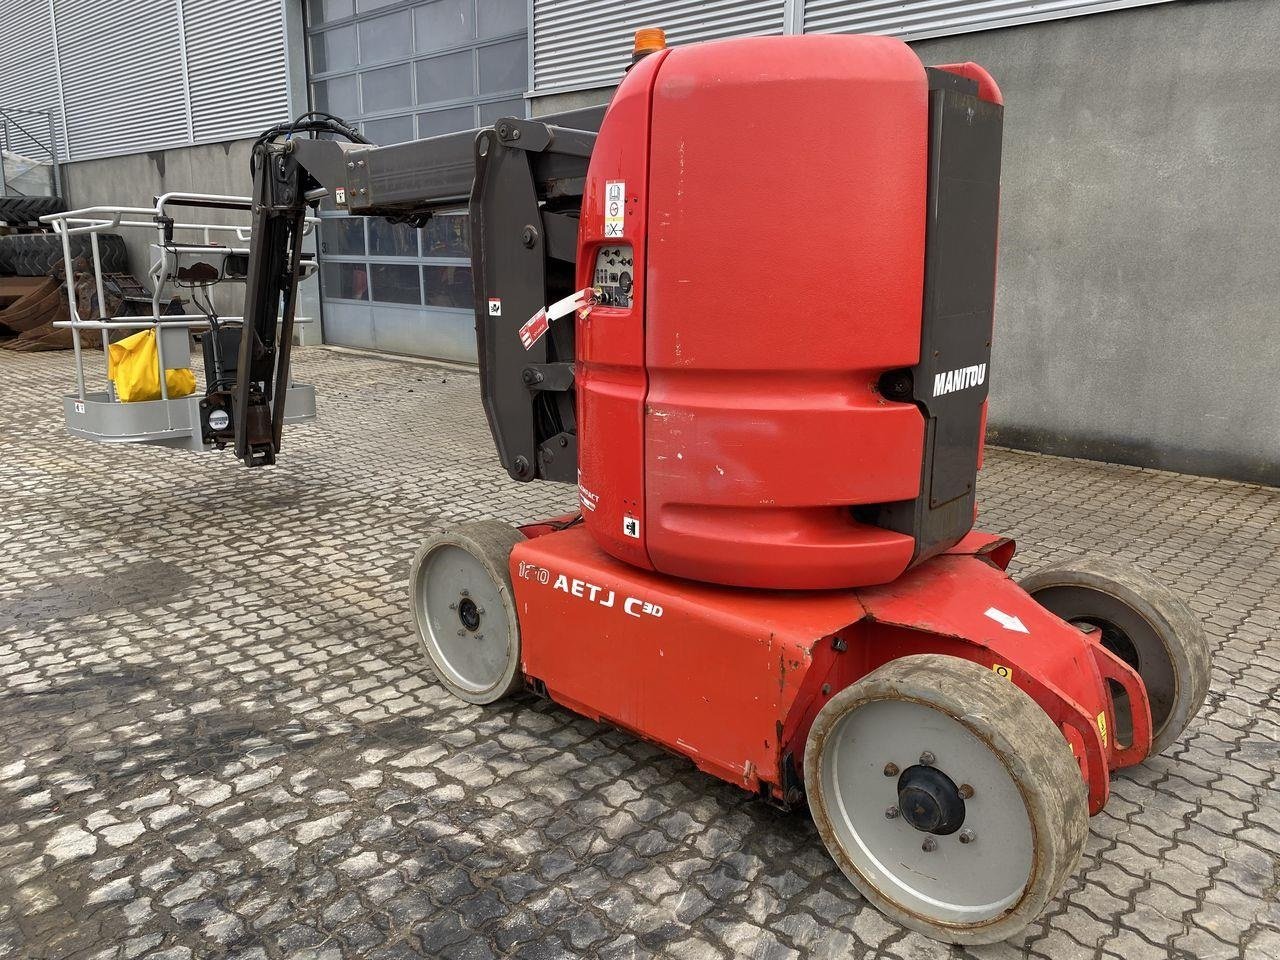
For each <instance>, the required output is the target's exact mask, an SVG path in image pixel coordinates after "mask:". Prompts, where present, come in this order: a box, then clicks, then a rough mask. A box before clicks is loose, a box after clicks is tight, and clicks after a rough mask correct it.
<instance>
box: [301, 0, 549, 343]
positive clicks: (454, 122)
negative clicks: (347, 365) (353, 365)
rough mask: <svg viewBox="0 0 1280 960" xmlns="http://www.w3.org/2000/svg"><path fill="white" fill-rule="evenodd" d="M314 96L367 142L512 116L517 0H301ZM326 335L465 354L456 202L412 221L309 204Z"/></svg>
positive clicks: (466, 322)
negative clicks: (314, 213) (319, 219)
mask: <svg viewBox="0 0 1280 960" xmlns="http://www.w3.org/2000/svg"><path fill="white" fill-rule="evenodd" d="M306 7H307V24H308V25H307V47H308V70H309V76H310V79H311V99H312V105H313V106H314V107H315V108H316V109H317V110H326V111H328V112H329V113H333V114H336V115H337V116H339V117H342V118H344V119H346V120H348V121H351V122H358V123H359V126H360V128H361V132H362V133H363V134H364V135H365V136H366V137H368V138H369V139H370V140H372V141H373V142H375V143H383V144H386V143H399V142H402V141H405V140H413V139H416V138H421V137H429V136H434V135H435V134H439V133H449V132H451V131H454V130H465V129H468V128H471V127H476V126H479V125H480V124H484V123H489V122H492V121H493V120H495V119H497V118H498V117H504V116H524V115H525V101H524V99H523V96H522V94H523V93H524V91H525V89H526V87H527V86H528V79H529V52H528V20H527V17H528V12H527V2H526V0H428V2H421V0H418V2H405V0H401V2H394V0H392V2H387V0H308V3H307V5H306ZM321 215H322V216H323V217H324V218H325V219H324V223H323V224H322V225H321V230H320V262H321V268H320V289H321V296H322V298H323V301H324V305H323V307H324V338H325V341H326V342H327V343H336V344H341V345H344V346H352V347H363V348H367V349H376V350H385V351H389V352H392V353H405V354H413V355H416V356H426V357H437V358H440V359H447V360H469V361H473V360H474V359H475V327H474V319H473V314H472V307H471V261H470V259H469V258H470V255H471V250H470V234H469V228H468V225H467V216H466V213H465V211H459V212H458V213H456V214H450V215H446V216H440V217H436V218H433V219H432V221H431V223H430V224H429V225H428V226H427V227H425V228H424V229H421V230H418V229H415V228H413V227H409V226H404V225H393V224H389V223H386V222H385V221H382V220H378V219H369V220H366V219H365V218H363V217H347V216H343V215H341V214H339V213H337V212H336V211H335V210H334V209H333V208H332V207H329V209H327V210H326V209H323V208H322V210H321Z"/></svg>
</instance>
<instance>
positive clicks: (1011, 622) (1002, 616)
mask: <svg viewBox="0 0 1280 960" xmlns="http://www.w3.org/2000/svg"><path fill="white" fill-rule="evenodd" d="M982 615H983V616H984V617H988V618H990V619H992V620H994V621H995V622H996V623H998V624H1000V626H1002V627H1004V628H1005V629H1006V630H1012V631H1013V632H1014V633H1030V632H1031V631H1030V630H1028V629H1027V625H1026V624H1025V623H1023V622H1022V620H1021V619H1020V618H1018V617H1015V616H1014V615H1013V614H1011V613H1005V612H1004V611H1003V610H1000V609H998V608H996V607H987V609H986V610H985V611H983V614H982Z"/></svg>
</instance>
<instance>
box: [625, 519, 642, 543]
mask: <svg viewBox="0 0 1280 960" xmlns="http://www.w3.org/2000/svg"><path fill="white" fill-rule="evenodd" d="M622 532H623V534H624V535H625V536H628V537H630V538H631V539H632V540H639V539H640V518H639V517H623V518H622Z"/></svg>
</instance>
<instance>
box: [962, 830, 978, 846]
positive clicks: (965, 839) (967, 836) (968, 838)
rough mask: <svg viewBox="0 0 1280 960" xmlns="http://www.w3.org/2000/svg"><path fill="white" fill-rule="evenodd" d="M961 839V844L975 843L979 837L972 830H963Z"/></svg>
mask: <svg viewBox="0 0 1280 960" xmlns="http://www.w3.org/2000/svg"><path fill="white" fill-rule="evenodd" d="M959 839H960V842H961V843H973V841H975V840H977V839H978V835H977V834H976V833H974V832H973V831H972V830H961V831H960V838H959Z"/></svg>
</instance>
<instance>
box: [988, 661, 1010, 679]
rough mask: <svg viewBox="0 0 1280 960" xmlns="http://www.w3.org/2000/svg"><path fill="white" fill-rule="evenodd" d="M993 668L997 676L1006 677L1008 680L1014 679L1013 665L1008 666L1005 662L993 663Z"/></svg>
mask: <svg viewBox="0 0 1280 960" xmlns="http://www.w3.org/2000/svg"><path fill="white" fill-rule="evenodd" d="M991 669H992V671H993V672H994V673H995V675H996V676H997V677H1004V679H1006V680H1012V679H1013V667H1006V666H1005V665H1004V664H1003V663H993V664H992V665H991Z"/></svg>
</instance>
